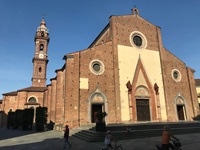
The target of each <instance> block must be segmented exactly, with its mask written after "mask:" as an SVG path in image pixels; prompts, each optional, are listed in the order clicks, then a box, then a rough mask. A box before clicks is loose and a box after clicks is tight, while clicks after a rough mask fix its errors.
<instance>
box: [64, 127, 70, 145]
mask: <svg viewBox="0 0 200 150" xmlns="http://www.w3.org/2000/svg"><path fill="white" fill-rule="evenodd" d="M63 131H64V147H63V149H65V148H66V143H67V144H68V145H69V148H70V147H71V144H70V143H69V127H68V125H66V126H65V130H63Z"/></svg>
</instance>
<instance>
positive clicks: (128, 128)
mask: <svg viewBox="0 0 200 150" xmlns="http://www.w3.org/2000/svg"><path fill="white" fill-rule="evenodd" d="M126 135H129V136H131V128H130V127H129V126H128V127H126Z"/></svg>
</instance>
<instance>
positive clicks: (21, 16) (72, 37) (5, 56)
mask: <svg viewBox="0 0 200 150" xmlns="http://www.w3.org/2000/svg"><path fill="white" fill-rule="evenodd" d="M135 5H136V7H137V8H138V9H139V11H140V16H141V17H143V18H144V19H146V20H148V21H150V22H151V23H153V24H154V25H157V26H159V27H161V33H162V40H163V45H164V47H165V48H167V49H168V50H169V51H170V52H172V53H173V54H174V55H176V56H177V57H178V58H180V59H181V60H182V61H183V62H185V63H186V65H187V66H189V67H191V68H193V69H194V70H196V72H195V78H200V65H199V63H200V60H199V57H200V37H199V35H200V17H199V15H200V9H199V8H200V1H199V0H192V1H189V0H0V56H1V57H0V64H1V65H0V99H1V98H2V95H1V94H2V93H7V92H11V91H16V90H18V89H21V88H25V87H29V86H31V84H32V83H31V78H32V73H33V64H32V58H33V56H34V50H35V43H34V36H35V32H36V29H37V27H38V26H39V25H40V22H41V20H42V18H43V17H44V18H45V21H46V24H47V28H48V29H49V34H50V38H51V39H50V43H49V48H48V54H49V57H48V59H49V63H48V69H47V84H50V81H49V79H50V78H53V77H55V76H56V74H55V70H56V69H60V68H61V67H62V66H63V65H64V60H62V58H63V56H64V55H65V54H67V53H70V52H74V51H79V50H83V49H86V48H87V47H88V46H89V45H90V44H91V42H92V41H93V40H94V39H95V38H96V37H97V35H98V34H99V33H100V32H101V30H102V29H103V28H104V27H105V26H106V25H107V23H108V22H109V17H110V16H111V15H125V14H131V9H132V8H133V7H134V6H135Z"/></svg>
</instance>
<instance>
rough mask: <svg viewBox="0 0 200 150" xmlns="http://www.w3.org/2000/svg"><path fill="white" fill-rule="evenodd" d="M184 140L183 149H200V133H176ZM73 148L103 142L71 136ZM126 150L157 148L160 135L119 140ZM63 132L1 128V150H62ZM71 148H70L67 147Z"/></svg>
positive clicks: (94, 149)
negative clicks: (92, 141) (91, 141)
mask: <svg viewBox="0 0 200 150" xmlns="http://www.w3.org/2000/svg"><path fill="white" fill-rule="evenodd" d="M176 136H177V137H178V138H179V139H180V140H181V142H182V149H183V150H200V133H195V134H184V135H176ZM69 141H70V143H71V144H72V147H71V148H70V149H71V150H100V148H101V147H103V146H104V145H103V141H102V142H94V143H90V142H86V141H84V140H81V139H78V138H75V137H72V136H70V139H69ZM118 142H119V143H120V144H121V145H122V147H123V148H124V149H125V150H156V147H155V145H156V144H159V143H160V137H153V138H140V139H131V140H122V141H118ZM61 149H63V132H59V131H46V132H35V131H20V130H7V129H5V128H3V129H0V150H61ZM66 149H69V148H66Z"/></svg>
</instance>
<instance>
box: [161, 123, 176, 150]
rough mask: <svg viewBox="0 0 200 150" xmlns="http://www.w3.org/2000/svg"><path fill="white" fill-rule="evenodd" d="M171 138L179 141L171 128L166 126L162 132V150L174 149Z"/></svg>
mask: <svg viewBox="0 0 200 150" xmlns="http://www.w3.org/2000/svg"><path fill="white" fill-rule="evenodd" d="M171 138H173V139H176V140H179V139H178V138H176V137H175V136H174V135H173V134H172V133H171V132H170V127H169V126H168V125H165V126H164V130H163V132H162V150H169V147H170V148H172V149H173V148H174V146H173V145H172V144H171V143H170V142H169V140H170V139H171Z"/></svg>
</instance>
